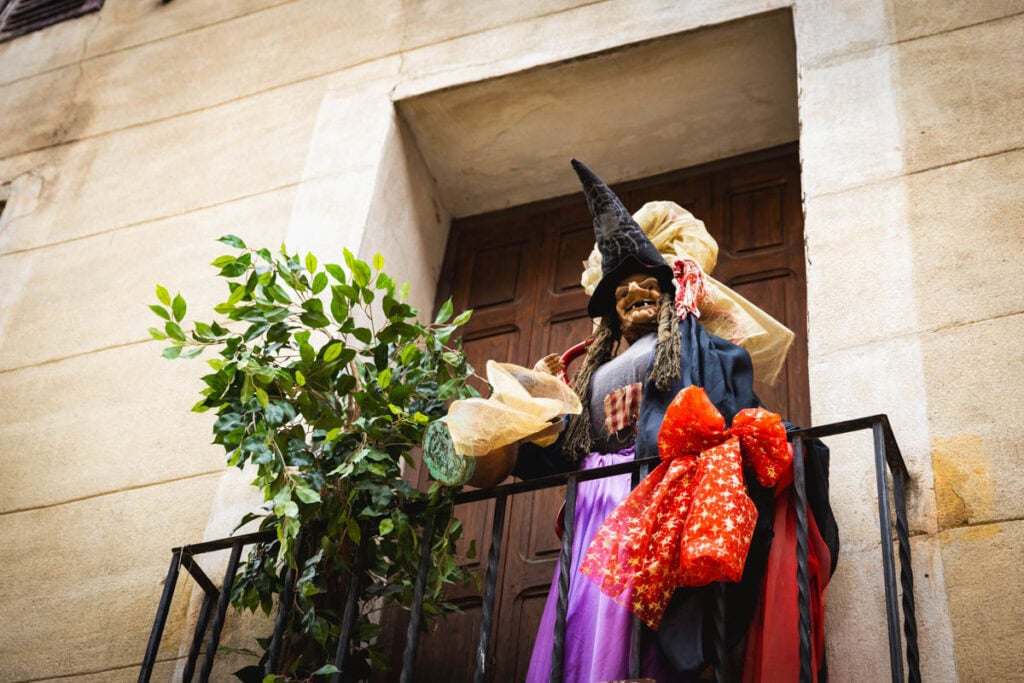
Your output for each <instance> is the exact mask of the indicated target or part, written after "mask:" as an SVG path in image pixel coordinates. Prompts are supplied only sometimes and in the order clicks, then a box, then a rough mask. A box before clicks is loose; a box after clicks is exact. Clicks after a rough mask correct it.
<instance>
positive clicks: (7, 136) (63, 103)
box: [0, 62, 88, 157]
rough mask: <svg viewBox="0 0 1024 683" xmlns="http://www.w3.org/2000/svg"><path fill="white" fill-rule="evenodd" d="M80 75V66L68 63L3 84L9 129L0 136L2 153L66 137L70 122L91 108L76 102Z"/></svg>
mask: <svg viewBox="0 0 1024 683" xmlns="http://www.w3.org/2000/svg"><path fill="white" fill-rule="evenodd" d="M0 63H2V62H0ZM79 78H80V73H79V70H78V67H76V66H68V67H63V68H58V69H53V70H51V71H46V72H45V73H42V74H40V75H39V76H33V77H30V78H24V79H21V80H16V81H14V82H13V83H7V84H4V85H0V120H2V121H3V122H4V130H5V132H4V135H2V136H0V157H6V156H13V155H15V154H20V153H22V152H27V151H29V150H34V149H40V148H43V147H48V146H50V145H54V144H58V143H60V142H63V141H64V140H65V139H66V137H67V133H68V128H69V126H72V125H74V122H75V121H76V120H78V118H79V117H80V116H82V115H87V111H88V105H86V106H80V105H76V104H74V103H73V102H72V98H73V97H74V93H75V87H76V85H77V83H78V81H79Z"/></svg>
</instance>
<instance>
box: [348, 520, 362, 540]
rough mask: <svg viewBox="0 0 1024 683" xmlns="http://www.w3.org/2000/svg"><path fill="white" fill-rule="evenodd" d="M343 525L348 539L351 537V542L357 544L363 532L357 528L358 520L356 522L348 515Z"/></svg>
mask: <svg viewBox="0 0 1024 683" xmlns="http://www.w3.org/2000/svg"><path fill="white" fill-rule="evenodd" d="M345 527H346V530H347V531H348V537H349V538H350V539H352V542H353V543H355V544H356V545H359V542H360V541H361V540H362V538H363V532H362V530H361V529H360V528H359V522H357V521H356V520H354V519H352V518H351V517H349V518H348V521H347V522H346V524H345Z"/></svg>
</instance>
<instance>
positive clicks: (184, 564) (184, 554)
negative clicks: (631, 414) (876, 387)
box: [139, 415, 921, 683]
mask: <svg viewBox="0 0 1024 683" xmlns="http://www.w3.org/2000/svg"><path fill="white" fill-rule="evenodd" d="M864 430H870V431H871V434H872V439H873V445H874V466H875V479H876V484H877V487H876V488H877V494H878V518H879V530H880V533H881V553H882V558H881V559H882V576H883V579H884V583H885V606H886V621H887V623H888V635H889V664H890V670H891V673H892V680H893V681H894V683H896V682H902V681H904V680H909V681H911V683H919V682H920V680H921V671H920V656H919V653H918V647H917V618H916V615H915V609H914V572H913V567H912V566H911V561H910V534H909V524H908V521H907V503H906V487H907V483H908V481H909V479H910V475H909V473H908V472H907V467H906V464H905V463H904V461H903V456H902V454H901V453H900V449H899V445H898V444H897V443H896V439H895V437H894V436H893V432H892V428H891V426H890V425H889V419H888V417H887V416H885V415H874V416H871V417H863V418H859V419H856V420H848V421H846V422H837V423H834V424H828V425H823V426H820V427H811V428H808V429H801V430H796V431H793V432H790V434H789V437H790V440H791V441H792V442H793V489H794V494H793V495H794V496H795V508H796V536H797V539H796V540H797V543H796V545H797V590H798V608H799V634H798V635H799V638H800V662H801V671H800V681H801V683H804V682H810V681H812V680H813V676H812V671H811V666H812V664H811V661H812V660H811V620H810V610H811V606H810V587H809V577H808V547H807V496H806V492H805V485H804V451H805V447H804V441H805V440H807V439H818V438H825V437H829V436H835V435H838V434H849V433H852V432H859V431H864ZM657 461H658V460H657V458H648V459H645V460H636V461H633V462H630V463H622V464H619V465H612V466H610V467H602V468H599V469H592V470H586V471H580V472H571V473H568V474H561V475H556V476H550V477H544V478H541V479H533V480H530V481H523V482H517V483H514V484H507V485H504V486H497V487H494V488H491V489H481V490H474V491H465V492H462V493H460V494H458V495H457V496H456V498H455V504H456V505H460V504H465V503H472V502H476V501H482V500H489V499H493V500H494V502H495V506H494V517H493V528H492V533H491V546H490V550H489V552H488V558H487V570H486V575H485V579H484V590H483V611H482V615H481V616H482V621H481V624H480V634H479V638H478V641H477V648H476V657H475V658H474V660H475V666H476V670H475V674H474V678H473V680H474V681H475V682H476V683H482V682H483V681H485V680H487V678H488V677H489V676H490V675H491V669H490V664H491V663H490V661H489V660H488V656H487V653H488V649H489V647H490V643H489V638H490V633H491V625H492V623H493V620H494V601H495V592H496V591H495V588H496V580H497V570H498V565H499V562H500V560H501V538H502V533H503V530H504V524H505V511H506V509H507V503H508V499H509V497H511V496H515V495H518V494H522V493H529V492H532V491H538V490H540V489H546V488H552V487H556V486H562V485H565V486H566V495H565V532H564V533H563V535H562V548H561V554H560V558H559V559H560V562H559V565H560V567H561V570H560V571H561V573H560V575H559V580H558V607H557V611H556V625H555V639H554V648H553V652H552V666H551V681H552V682H553V683H558V682H559V681H561V678H562V653H563V648H564V635H565V615H566V607H567V604H568V595H569V581H570V576H569V573H570V572H569V567H570V565H571V559H572V558H571V555H572V543H573V531H574V520H573V517H574V511H575V509H576V490H577V487H578V485H579V483H580V482H581V481H589V480H591V479H600V478H603V477H609V476H613V475H617V474H623V473H626V472H631V473H632V474H633V482H634V485H635V484H636V483H637V482H638V481H639V480H640V479H641V478H642V477H643V476H646V473H647V472H648V471H649V469H650V468H651V466H652V465H655V464H657ZM890 477H891V484H892V486H891V492H892V496H893V504H894V506H895V508H896V510H895V513H896V514H895V528H896V539H897V545H898V552H899V570H900V582H901V588H902V607H903V609H902V612H903V632H904V635H905V637H906V648H905V649H904V646H903V643H902V640H901V635H900V628H899V621H900V605H899V599H898V595H897V584H896V558H895V556H894V553H893V544H892V530H893V514H892V509H891V506H890V502H889V490H890V481H889V480H890ZM433 533H434V529H433V518H432V517H427V522H426V524H425V525H424V531H423V535H424V538H423V540H422V542H421V543H420V547H421V548H422V549H423V550H422V555H421V557H420V564H419V574H418V576H417V578H416V582H415V586H414V593H413V605H412V610H411V615H410V619H409V625H408V629H407V632H406V642H405V650H404V652H403V656H402V672H401V679H400V680H401V681H402V682H403V683H406V682H408V681H412V680H413V667H414V663H415V661H416V649H417V646H418V644H419V636H420V622H421V620H422V616H423V612H422V606H423V592H424V589H425V586H426V580H427V572H428V561H429V553H430V545H431V543H430V541H431V540H432V538H433ZM369 537H370V534H363V535H362V538H363V543H366V542H367V540H368V539H369ZM273 538H274V534H273V533H272V532H260V533H253V534H245V535H241V536H234V537H230V538H223V539H220V540H216V541H208V542H205V543H196V544H193V545H186V546H182V547H180V548H174V549H173V550H172V551H171V565H170V568H169V569H168V570H167V578H166V583H165V584H164V589H163V594H162V595H161V597H160V604H159V606H158V608H157V613H156V619H155V621H154V623H153V630H152V632H151V633H150V638H149V644H148V646H147V648H146V655H145V658H144V659H143V662H142V670H141V671H140V673H139V681H140V683H145V682H147V681H149V680H150V676H151V675H152V672H153V666H154V664H155V663H156V657H157V651H158V649H159V647H160V639H161V637H162V635H163V630H164V625H165V624H166V621H167V614H168V611H169V608H170V604H171V599H172V598H173V596H174V588H175V583H176V582H177V579H178V575H179V573H180V570H181V569H182V568H184V569H185V570H186V571H188V572H189V574H191V576H192V577H193V578H194V579H195V581H196V583H197V584H198V585H199V586H200V587H201V588H202V589H203V592H204V597H203V603H202V606H201V607H200V610H199V617H198V619H197V620H196V624H195V628H194V629H193V637H192V644H191V647H190V648H189V653H188V659H187V660H186V663H185V669H184V675H183V680H184V681H185V682H186V683H189V682H190V681H191V680H192V677H193V676H194V674H195V668H196V665H197V663H198V660H199V655H200V650H201V649H202V643H203V639H204V636H206V651H205V655H204V658H203V663H202V668H201V669H200V672H199V680H200V681H202V682H203V683H205V682H206V681H207V680H208V679H209V676H210V672H211V671H212V669H213V662H214V657H215V656H216V654H217V648H218V645H219V642H220V635H221V631H222V629H223V626H224V619H225V616H226V613H227V609H228V602H229V597H230V593H231V585H232V583H233V581H234V577H235V573H236V572H237V569H238V563H239V558H240V557H241V553H242V548H243V547H245V546H246V545H249V544H252V543H258V542H260V541H268V540H271V539H273ZM226 549H230V550H231V554H230V557H229V559H228V566H227V569H226V571H225V572H224V581H223V583H222V586H223V587H222V588H220V589H218V588H217V586H216V585H214V583H213V581H211V580H210V578H209V577H208V576H207V575H206V574H205V573H204V572H203V570H202V569H201V568H200V567H199V565H198V564H197V563H196V561H195V557H196V556H197V555H202V554H204V553H210V552H215V551H220V550H226ZM360 550H362V549H360ZM362 556H363V553H362V552H359V553H358V554H357V560H356V567H355V570H354V571H353V572H352V576H351V583H350V585H349V589H348V593H347V598H346V604H345V608H344V612H343V616H342V622H341V633H340V638H339V642H338V650H337V653H336V656H335V660H334V665H335V666H336V667H337V668H338V670H339V671H344V669H345V665H346V656H347V654H348V650H349V644H350V641H351V638H352V633H353V629H354V625H355V622H356V610H357V607H358V605H357V604H356V596H357V595H358V594H359V581H360V580H361V579H362V573H363V572H362V567H360V566H359V558H361V557H362ZM295 578H296V577H295V572H294V570H293V569H289V570H288V572H287V573H286V574H285V579H284V581H285V588H284V593H283V594H282V596H281V600H280V603H279V606H278V613H277V617H276V619H275V622H274V633H273V636H272V637H271V641H270V646H269V648H268V656H267V661H266V664H265V673H267V674H270V673H277V667H278V664H279V662H278V658H279V656H280V650H281V643H282V638H283V634H284V631H285V626H286V624H287V621H288V617H289V609H290V606H291V603H292V591H293V590H294V587H295ZM717 601H718V604H717V609H716V610H715V621H716V624H715V626H716V628H715V636H716V637H715V640H716V643H715V648H716V651H717V652H718V654H719V657H718V661H719V662H723V661H724V656H722V655H723V653H724V647H725V646H724V632H725V629H724V593H723V591H721V590H719V591H718V592H717ZM215 605H216V611H215V612H214V611H213V610H214V606H215ZM211 613H212V616H213V623H212V624H210V623H209V622H210V617H211ZM208 626H209V635H206V631H207V627H208ZM639 639H640V622H639V621H638V620H636V619H634V622H633V647H632V648H631V649H632V656H631V659H630V669H631V672H630V675H631V676H632V677H634V678H635V677H638V676H639V672H640V661H639V652H640V647H639ZM715 675H716V680H718V681H722V680H723V673H722V668H721V666H718V668H716V671H715ZM340 680H341V674H340V673H336V674H334V675H333V677H332V683H338V682H339V681H340Z"/></svg>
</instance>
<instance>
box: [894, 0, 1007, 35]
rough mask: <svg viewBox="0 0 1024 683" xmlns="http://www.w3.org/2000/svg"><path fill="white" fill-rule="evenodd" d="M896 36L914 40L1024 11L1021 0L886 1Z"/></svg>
mask: <svg viewBox="0 0 1024 683" xmlns="http://www.w3.org/2000/svg"><path fill="white" fill-rule="evenodd" d="M887 4H888V5H889V12H890V15H891V17H892V26H893V34H894V37H895V39H896V40H899V41H903V40H912V39H914V38H920V37H922V36H929V35H932V34H935V33H944V32H946V31H952V30H954V29H958V28H962V27H964V26H971V25H973V24H981V23H985V22H989V21H993V20H995V19H1000V18H1002V17H1009V16H1012V15H1014V14H1020V13H1021V12H1024V2H1022V1H1021V0H953V1H952V2H919V1H918V0H896V1H895V2H890V3H887Z"/></svg>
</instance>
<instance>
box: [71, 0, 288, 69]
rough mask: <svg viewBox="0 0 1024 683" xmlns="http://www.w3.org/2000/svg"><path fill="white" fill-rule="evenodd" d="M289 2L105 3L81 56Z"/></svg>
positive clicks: (192, 0)
mask: <svg viewBox="0 0 1024 683" xmlns="http://www.w3.org/2000/svg"><path fill="white" fill-rule="evenodd" d="M288 1H289V0H189V2H180V3H173V2H170V3H166V4H164V3H150V2H136V1H135V0H106V1H105V2H104V3H103V10H102V11H101V12H100V13H99V17H100V19H101V21H100V23H99V25H98V26H96V27H95V29H94V30H93V32H92V35H90V36H89V42H88V44H87V50H86V52H85V55H84V56H85V57H86V58H87V59H89V58H95V57H98V56H100V55H104V54H107V53H108V52H113V51H115V50H124V49H125V48H129V47H134V46H137V45H142V44H144V43H150V42H153V41H155V40H160V39H166V38H169V37H171V36H178V35H181V34H183V33H189V32H191V31H195V30H200V29H203V28H205V27H207V26H211V25H214V24H222V23H225V22H228V21H229V20H231V19H234V18H237V17H241V16H244V15H247V14H253V13H256V12H260V11H262V10H266V9H268V8H271V7H274V6H276V5H280V4H283V3H284V2H288Z"/></svg>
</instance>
